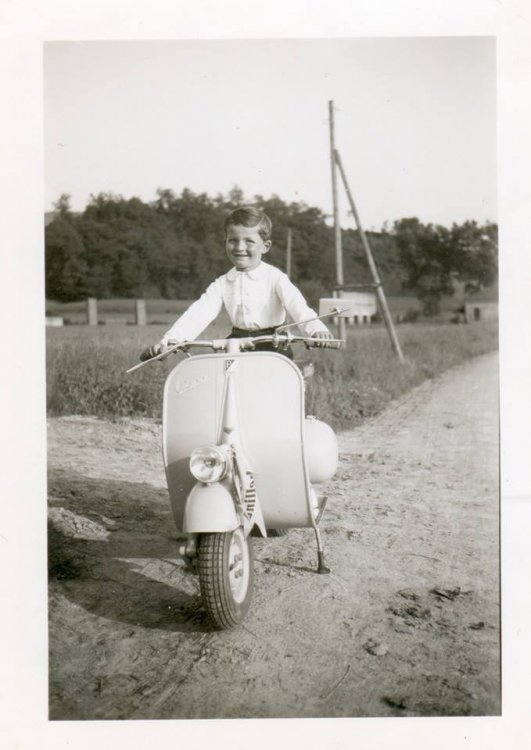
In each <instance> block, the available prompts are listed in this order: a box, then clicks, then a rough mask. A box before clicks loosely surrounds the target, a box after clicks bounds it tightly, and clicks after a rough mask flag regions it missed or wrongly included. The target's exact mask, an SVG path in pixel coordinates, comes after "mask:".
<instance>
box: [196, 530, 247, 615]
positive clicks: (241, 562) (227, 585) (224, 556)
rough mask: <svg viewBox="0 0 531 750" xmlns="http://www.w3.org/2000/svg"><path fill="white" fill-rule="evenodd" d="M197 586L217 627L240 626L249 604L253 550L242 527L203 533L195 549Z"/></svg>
mask: <svg viewBox="0 0 531 750" xmlns="http://www.w3.org/2000/svg"><path fill="white" fill-rule="evenodd" d="M197 555H198V563H199V586H200V588H201V597H202V599H203V604H204V606H205V609H206V610H207V612H208V614H209V616H210V618H211V620H212V621H213V622H214V624H215V625H216V626H217V627H218V628H222V629H226V628H232V627H234V626H235V625H239V624H240V623H241V622H242V620H243V618H244V617H245V615H246V613H247V610H248V609H249V605H250V603H251V596H252V589H253V549H252V543H251V538H250V537H249V536H248V537H247V538H245V536H244V533H243V529H242V528H241V527H239V528H237V529H235V530H234V531H228V532H226V533H223V534H202V535H201V537H200V539H199V546H198V551H197Z"/></svg>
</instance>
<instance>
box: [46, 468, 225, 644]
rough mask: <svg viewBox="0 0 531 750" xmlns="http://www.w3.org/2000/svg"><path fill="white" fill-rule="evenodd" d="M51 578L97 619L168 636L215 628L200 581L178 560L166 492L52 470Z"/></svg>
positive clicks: (49, 553)
mask: <svg viewBox="0 0 531 750" xmlns="http://www.w3.org/2000/svg"><path fill="white" fill-rule="evenodd" d="M48 494H49V523H48V564H49V568H48V570H49V581H50V585H51V586H53V588H54V591H55V592H59V593H60V594H61V595H63V596H64V597H66V598H67V599H68V600H70V601H71V602H73V603H75V604H77V605H78V606H80V607H82V608H83V609H84V610H86V611H87V612H90V613H92V614H94V615H97V616H99V617H103V618H106V619H111V620H116V621H119V622H122V623H124V624H129V625H137V626H142V627H146V628H157V629H161V630H166V631H184V632H190V631H196V632H197V631H200V632H204V631H207V630H210V627H209V625H208V622H207V620H206V617H205V615H204V613H203V611H202V609H201V603H200V599H199V586H198V581H197V578H196V577H195V576H194V575H193V574H192V573H191V572H189V571H187V570H186V569H185V568H184V566H183V563H182V562H181V561H180V560H179V557H178V555H177V533H176V531H175V528H174V526H173V520H172V516H171V511H170V508H169V502H168V497H167V493H166V491H165V490H163V489H158V488H156V487H152V486H150V485H148V484H135V483H133V482H123V481H115V480H99V479H88V478H87V477H84V476H82V475H80V474H77V473H74V472H71V471H55V470H54V471H51V472H50V475H49V479H48Z"/></svg>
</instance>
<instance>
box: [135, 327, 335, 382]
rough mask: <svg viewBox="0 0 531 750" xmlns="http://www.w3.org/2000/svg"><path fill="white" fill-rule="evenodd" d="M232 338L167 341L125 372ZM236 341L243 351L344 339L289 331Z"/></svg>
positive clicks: (323, 345)
mask: <svg viewBox="0 0 531 750" xmlns="http://www.w3.org/2000/svg"><path fill="white" fill-rule="evenodd" d="M234 340H235V339H210V340H196V341H181V342H179V341H169V342H168V348H167V349H166V350H165V351H163V352H161V353H160V354H157V356H155V357H152V358H151V359H148V360H145V361H144V362H139V363H138V364H136V365H133V367H130V368H129V369H128V370H126V372H128V373H129V372H133V371H134V370H138V369H139V368H140V367H144V365H149V364H151V363H152V362H156V361H159V360H161V359H165V358H166V357H167V356H168V355H169V354H173V353H176V352H178V351H182V352H184V353H187V352H188V349H190V348H192V347H198V348H209V349H212V350H213V351H215V352H219V351H226V349H227V342H228V341H234ZM237 341H238V342H239V345H240V350H243V351H245V350H252V349H254V348H255V346H256V344H261V343H267V344H273V345H274V346H276V348H277V349H282V348H285V347H287V346H290V345H291V344H304V345H305V346H306V348H307V349H341V347H342V346H343V344H344V343H345V340H344V339H325V338H316V337H310V336H293V335H292V334H290V333H289V332H287V333H280V334H279V333H273V334H271V335H267V336H249V337H246V338H241V339H237ZM189 356H190V355H189Z"/></svg>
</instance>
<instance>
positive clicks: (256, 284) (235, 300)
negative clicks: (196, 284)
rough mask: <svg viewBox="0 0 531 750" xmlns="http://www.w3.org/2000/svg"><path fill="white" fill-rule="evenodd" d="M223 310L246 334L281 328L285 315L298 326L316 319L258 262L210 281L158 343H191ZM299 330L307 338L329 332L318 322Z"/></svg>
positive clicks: (290, 287) (283, 279) (281, 277)
mask: <svg viewBox="0 0 531 750" xmlns="http://www.w3.org/2000/svg"><path fill="white" fill-rule="evenodd" d="M223 306H225V309H226V310H227V313H228V314H229V317H230V319H231V321H232V324H233V326H236V327H237V328H245V329H247V330H249V331H252V330H255V329H258V328H272V327H274V326H279V325H282V324H283V323H284V321H285V320H286V312H287V313H288V314H289V316H290V317H291V318H292V319H293V321H294V322H297V323H299V322H303V321H306V320H308V319H309V318H315V316H316V313H315V312H314V311H313V310H312V309H311V307H308V305H307V304H306V300H305V299H304V297H303V296H302V294H301V293H300V292H299V290H298V289H297V287H296V286H294V284H292V283H291V281H290V280H289V278H288V277H287V276H286V274H285V273H283V272H282V271H280V270H279V269H278V268H275V267H274V266H270V265H269V263H264V262H261V263H260V265H258V266H257V267H256V268H254V269H253V270H252V271H238V270H236V268H231V270H230V271H229V272H228V273H226V274H224V275H223V276H220V277H219V278H217V279H216V280H215V281H213V282H212V284H210V286H209V287H208V288H207V289H206V291H205V292H204V293H203V294H202V295H201V297H200V298H199V299H198V300H197V301H196V302H194V303H193V304H192V305H190V307H189V308H188V309H187V310H186V311H185V312H184V313H183V314H182V315H181V317H180V318H179V319H178V320H177V321H176V322H175V323H174V324H173V325H172V327H171V328H170V329H169V330H168V331H166V333H165V334H164V336H163V337H162V339H161V343H162V344H166V343H167V342H168V341H169V340H170V341H192V340H193V339H195V338H196V337H197V336H198V335H199V334H200V333H201V331H203V330H204V329H205V328H206V327H207V325H208V324H209V323H211V322H212V321H213V320H214V319H215V318H216V317H217V316H218V315H219V313H220V312H221V309H222V307H223ZM299 328H300V329H301V331H302V332H303V334H304V335H306V336H312V335H313V334H314V333H317V332H319V331H322V332H327V331H328V329H327V328H326V326H325V325H324V324H323V323H321V321H320V320H312V321H311V322H309V323H303V324H302V325H299Z"/></svg>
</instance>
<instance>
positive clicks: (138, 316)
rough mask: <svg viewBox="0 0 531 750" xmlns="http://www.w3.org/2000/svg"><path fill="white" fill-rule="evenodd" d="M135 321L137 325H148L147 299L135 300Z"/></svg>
mask: <svg viewBox="0 0 531 750" xmlns="http://www.w3.org/2000/svg"><path fill="white" fill-rule="evenodd" d="M135 302H136V304H135V323H136V325H137V326H145V325H146V322H147V320H146V300H145V299H137V300H135Z"/></svg>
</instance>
